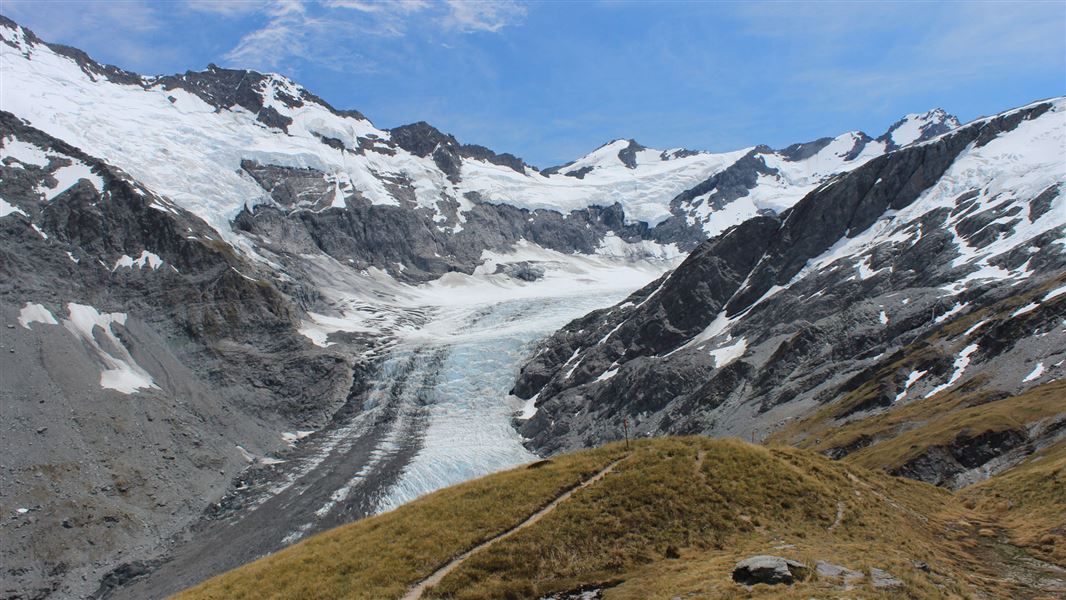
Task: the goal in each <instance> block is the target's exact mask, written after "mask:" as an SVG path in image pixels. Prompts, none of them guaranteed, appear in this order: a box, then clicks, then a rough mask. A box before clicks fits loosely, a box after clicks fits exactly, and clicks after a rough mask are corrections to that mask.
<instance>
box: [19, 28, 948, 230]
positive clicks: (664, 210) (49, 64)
mask: <svg viewBox="0 0 1066 600" xmlns="http://www.w3.org/2000/svg"><path fill="white" fill-rule="evenodd" d="M0 42H2V43H3V44H6V45H7V46H8V47H10V48H12V49H15V50H16V51H14V52H10V51H6V52H4V53H3V56H2V57H0V71H2V73H3V77H4V81H5V86H4V89H3V90H2V92H0V106H2V109H3V110H5V111H8V112H10V113H13V114H14V115H16V116H17V117H19V118H21V119H24V120H25V121H27V122H28V123H30V124H31V125H33V126H34V127H37V128H40V129H41V130H43V131H45V132H46V133H48V134H51V135H53V136H55V137H57V138H59V139H62V140H65V141H67V142H69V143H71V144H73V145H75V146H77V147H79V148H81V149H82V150H84V151H86V152H87V153H89V154H91V155H94V156H98V157H100V158H101V159H103V160H106V161H107V162H109V163H111V164H113V165H115V166H118V167H120V168H122V169H124V170H125V171H127V172H128V173H129V174H130V175H131V176H132V177H133V178H134V179H136V180H137V181H139V182H141V183H143V184H144V185H146V186H147V187H149V188H151V189H152V190H153V191H154V192H156V193H158V194H160V195H161V196H164V197H167V198H170V199H171V200H173V201H174V202H175V203H177V204H178V205H180V206H182V207H183V208H185V209H187V210H189V211H190V212H192V213H194V214H196V215H197V216H199V217H201V218H202V219H204V220H205V221H207V222H208V223H209V224H210V225H211V226H212V227H214V228H215V229H216V230H217V231H218V232H219V234H220V235H222V236H223V237H225V238H226V239H229V240H233V239H235V236H236V234H234V233H233V231H232V222H233V220H234V219H235V218H236V217H237V215H238V214H239V213H241V211H243V210H245V209H246V208H247V209H252V208H254V207H256V206H260V205H268V206H279V207H280V208H283V209H285V210H312V211H326V210H345V209H351V207H354V206H361V205H369V206H393V207H398V208H401V209H409V210H419V211H423V212H425V213H426V214H429V215H431V216H432V222H433V224H434V225H433V226H434V227H436V228H437V229H439V230H440V231H442V232H452V233H457V232H459V231H462V230H463V228H464V227H465V226H466V222H467V220H468V216H469V215H470V213H471V211H472V210H474V208H475V207H476V206H477V205H478V204H479V203H491V204H497V205H510V206H513V207H516V208H518V209H523V210H529V211H534V210H550V211H555V212H558V213H562V214H563V215H567V214H569V213H570V212H572V211H575V210H584V209H587V208H589V207H595V206H598V207H612V206H615V205H617V206H618V207H620V208H621V209H622V211H623V214H624V222H625V223H626V224H627V226H628V225H635V224H639V223H644V224H646V226H647V229H648V231H647V232H646V233H643V234H641V235H642V236H644V238H646V239H652V240H655V241H657V242H660V243H672V242H677V243H679V244H681V246H682V247H691V246H692V245H693V244H694V243H697V242H698V241H699V240H700V239H702V238H703V237H705V236H707V235H713V234H714V233H717V232H719V231H722V230H723V229H725V228H726V227H728V226H731V225H733V224H736V223H738V222H740V221H742V220H744V219H746V218H749V217H751V216H754V215H756V214H758V213H759V212H760V211H774V212H780V211H781V210H784V209H786V208H788V207H789V206H791V205H792V204H794V203H795V202H797V201H798V200H799V199H800V198H802V197H803V195H805V194H806V193H807V192H809V191H810V190H812V189H814V188H815V187H817V186H818V185H820V184H821V183H823V182H824V181H826V180H827V179H828V178H830V177H833V176H835V175H837V174H840V173H842V172H845V171H849V170H851V169H853V168H855V167H857V166H859V165H861V164H863V163H865V162H866V161H868V160H869V159H870V158H872V157H874V156H878V155H880V154H883V153H884V152H886V151H890V150H893V149H895V148H897V147H899V146H902V145H905V144H907V143H909V142H912V141H917V140H921V139H925V138H927V137H928V136H930V135H934V134H937V133H942V132H943V131H946V130H947V129H948V128H951V127H955V126H957V125H958V121H957V119H955V118H954V117H952V116H950V115H948V114H947V113H945V112H944V111H942V110H939V109H937V110H934V111H930V112H929V113H926V114H924V115H908V117H905V118H904V119H903V120H901V121H900V122H899V123H897V124H896V125H894V126H893V129H890V130H889V132H888V133H886V134H885V135H884V136H882V137H881V138H878V139H877V140H873V139H871V138H870V137H869V136H867V135H865V134H863V133H861V132H852V133H846V134H843V135H841V136H837V137H832V138H823V139H821V140H817V141H815V142H809V143H805V144H796V145H794V146H790V147H788V148H786V149H783V150H777V151H774V150H770V149H768V148H766V147H764V146H755V147H751V148H743V149H739V150H736V151H732V152H722V153H711V152H701V151H692V150H687V149H682V148H673V149H668V150H658V149H652V148H648V147H645V146H643V145H641V144H639V143H637V142H636V141H634V140H631V139H619V140H614V141H611V142H609V143H607V144H605V145H603V146H601V147H600V148H598V149H596V150H594V151H592V152H590V153H589V154H587V155H585V156H583V157H581V158H579V159H577V160H575V161H573V162H571V163H568V164H566V165H563V166H561V167H554V168H550V169H544V170H543V171H538V170H537V169H535V168H532V167H530V166H529V165H527V164H525V163H524V162H523V161H522V160H521V159H520V158H518V157H516V156H514V155H511V154H505V153H501V154H497V153H496V152H494V151H492V150H490V149H488V148H485V147H482V146H476V145H471V144H461V143H459V142H458V141H457V140H456V139H455V138H454V137H453V136H451V135H448V134H446V133H442V132H440V131H439V130H437V129H435V128H434V127H432V126H431V125H429V124H426V123H415V124H412V125H406V126H403V127H397V128H394V129H392V130H386V129H381V128H378V127H376V126H375V125H374V124H373V123H372V122H371V121H370V120H368V119H367V118H366V117H365V116H363V115H362V114H361V113H359V112H357V111H346V110H338V109H335V108H334V107H332V106H330V105H329V103H327V102H326V101H325V100H322V99H321V98H319V97H317V96H315V95H314V94H313V93H312V92H310V91H309V90H307V89H306V88H304V87H302V86H300V85H299V84H297V83H296V82H294V81H292V80H290V79H288V78H286V77H284V76H281V75H277V74H263V73H257V72H254V71H245V70H239V69H224V68H220V67H217V66H215V65H210V66H209V67H208V68H207V69H206V70H204V71H189V72H186V73H184V74H179V75H167V76H153V77H142V76H140V75H137V74H135V73H131V72H128V71H124V70H122V69H119V68H117V67H112V66H108V65H102V64H100V63H97V62H95V61H93V60H92V59H91V58H89V57H88V56H87V55H85V54H84V53H83V52H81V51H78V50H75V49H73V48H68V47H65V46H59V45H54V44H48V43H46V42H44V41H42V40H40V39H39V38H38V37H37V36H35V35H34V34H33V33H32V32H30V31H29V30H27V29H25V28H23V27H20V26H19V25H17V24H16V23H14V22H12V21H10V20H7V19H3V20H2V21H0ZM265 169H274V171H271V172H270V173H269V174H267V173H266V171H265ZM268 175H269V176H268ZM293 177H297V178H298V179H300V181H301V182H303V183H307V182H309V181H311V180H312V179H313V180H315V181H314V182H313V183H314V185H311V189H313V191H314V193H313V194H311V195H310V196H307V195H301V194H303V193H304V192H303V191H293V190H292V189H290V188H292V186H291V185H289V183H291V181H292V179H293ZM297 187H299V188H300V190H305V188H307V185H302V184H301V186H297ZM279 190H281V191H279ZM279 195H280V196H284V198H285V199H287V200H291V201H283V200H279ZM593 245H595V244H593Z"/></svg>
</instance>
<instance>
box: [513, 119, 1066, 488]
mask: <svg viewBox="0 0 1066 600" xmlns="http://www.w3.org/2000/svg"><path fill="white" fill-rule="evenodd" d="M1061 110H1062V103H1061V101H1056V102H1055V103H1051V102H1045V103H1037V104H1034V105H1031V106H1028V107H1025V108H1023V109H1019V110H1017V111H1012V112H1009V113H1005V114H1003V115H1001V116H998V117H995V118H991V119H988V120H984V121H981V122H978V123H975V124H972V125H969V126H966V127H963V128H961V129H959V130H958V131H956V132H954V133H952V134H948V135H946V136H943V137H941V138H939V139H937V140H936V141H934V142H930V143H927V144H923V145H920V146H912V147H908V148H904V149H902V150H899V151H897V152H894V153H892V154H889V155H885V156H882V157H879V158H875V159H873V160H871V161H869V162H868V163H867V164H865V165H864V166H862V167H860V168H858V169H856V170H855V171H853V172H852V173H849V174H847V175H844V176H841V177H838V178H836V179H834V180H833V181H832V182H830V183H828V184H825V185H823V186H821V187H820V188H818V189H816V190H815V191H813V192H812V193H810V194H809V195H808V196H807V197H806V198H804V199H803V200H802V201H801V202H799V203H798V204H797V205H796V206H795V207H794V208H792V209H790V210H789V211H787V212H785V213H783V214H781V215H780V216H779V217H760V218H755V219H751V220H748V221H746V222H744V223H742V224H740V225H738V226H736V227H734V228H732V229H730V230H728V231H726V232H725V233H723V234H722V235H720V236H718V237H716V238H714V239H711V240H709V241H707V242H705V243H703V244H701V245H700V247H699V248H697V249H696V250H695V251H694V252H693V253H692V254H691V255H690V256H689V257H688V259H686V260H685V262H684V263H683V264H682V265H681V266H679V267H678V268H677V269H676V270H675V271H673V272H672V273H670V274H668V275H667V276H664V277H663V278H662V279H661V280H659V281H657V282H654V283H652V284H650V285H648V286H647V287H645V288H644V289H642V290H640V291H638V292H636V293H634V294H633V295H632V296H631V297H630V298H628V299H627V300H626V301H625V302H623V303H621V304H619V305H617V306H615V307H613V308H611V309H606V310H602V311H597V312H594V313H591V314H589V315H587V316H586V317H584V318H582V319H579V320H577V321H574V322H572V323H570V324H569V325H567V326H566V327H564V328H563V329H562V330H560V331H558V332H557V333H556V334H555V335H554V336H552V338H551V339H550V340H548V341H547V342H546V343H544V344H543V345H542V346H541V348H540V349H538V351H537V352H536V353H535V354H534V356H533V358H531V359H530V361H529V362H527V364H526V365H525V366H524V367H523V368H522V371H521V374H520V375H519V377H518V379H517V381H516V383H515V386H514V393H515V394H517V395H518V396H519V397H522V398H532V397H534V396H536V398H537V400H536V404H537V407H538V411H537V413H536V414H535V415H534V416H533V417H532V418H531V419H529V420H528V421H526V422H524V423H523V424H522V425H521V427H520V430H521V432H522V434H523V435H524V436H526V437H527V438H529V439H530V446H531V447H533V448H536V449H537V450H538V451H541V452H549V453H550V452H555V451H559V450H563V449H572V448H579V447H586V446H591V445H596V444H599V443H602V442H604V441H607V440H613V439H618V438H620V437H621V432H622V426H621V421H622V419H623V418H628V419H629V422H630V424H631V425H634V426H635V430H636V434H637V435H655V434H662V433H678V434H681V433H700V432H702V433H708V434H717V435H723V434H729V435H741V436H743V437H744V438H748V437H750V436H752V435H753V433H755V434H756V437H761V436H763V435H765V434H766V433H767V432H768V431H770V430H772V429H773V428H775V427H777V426H779V425H780V424H781V423H783V422H785V421H786V420H788V419H792V418H796V417H798V416H801V415H805V414H808V413H809V411H811V410H812V409H814V408H817V407H818V406H820V405H821V404H823V403H825V402H829V401H832V400H834V399H836V398H839V397H840V396H841V395H843V394H847V393H849V392H852V391H854V390H856V389H857V388H859V387H860V386H863V385H869V392H868V393H867V394H868V395H867V396H866V398H867V400H866V401H865V402H864V403H860V404H858V405H856V406H854V407H852V408H851V409H849V410H850V414H841V415H838V416H837V418H839V419H848V418H854V417H855V416H857V415H858V414H866V413H868V412H869V411H874V410H885V409H886V408H890V407H891V406H893V405H894V404H895V403H897V402H900V401H906V400H907V399H914V398H920V397H922V396H925V395H929V394H932V393H935V392H937V391H940V390H943V389H948V388H950V387H952V386H954V385H956V384H964V383H965V382H966V381H968V380H970V379H971V378H974V377H979V378H981V381H982V382H983V385H985V386H987V387H988V388H989V389H998V390H1002V391H1004V392H1018V391H1021V390H1023V389H1026V388H1028V387H1030V386H1032V385H1035V384H1037V383H1039V382H1041V381H1047V380H1049V379H1048V378H1054V377H1056V376H1059V377H1061V376H1062V364H1063V362H1062V359H1063V358H1066V357H1064V356H1063V353H1064V350H1066V338H1064V337H1063V335H1064V334H1063V332H1062V330H1061V327H1059V326H1058V325H1056V324H1057V323H1058V322H1059V321H1061V319H1062V317H1063V315H1064V313H1066V301H1064V300H1066V295H1064V294H1058V295H1051V294H1050V292H1049V290H1053V289H1055V288H1056V286H1061V285H1062V282H1063V280H1064V276H1063V273H1064V269H1066V256H1064V253H1063V245H1064V244H1063V240H1064V238H1066V224H1064V218H1063V215H1064V214H1066V210H1064V209H1063V207H1062V206H1061V205H1060V203H1061V202H1062V200H1061V198H1060V190H1061V189H1062V187H1063V183H1064V182H1063V179H1064V177H1063V174H1062V173H1061V172H1059V173H1055V172H1054V170H1053V169H1052V170H1046V169H1045V167H1044V166H1043V165H1044V164H1045V163H1043V162H1041V161H1044V160H1049V161H1053V160H1056V157H1054V156H1046V157H1041V155H1039V154H1033V155H1026V156H1025V157H1023V158H1018V160H1019V163H1020V164H1019V166H1017V167H1015V166H1009V167H1006V166H1005V168H1009V169H1018V172H1025V173H1028V179H1025V180H1022V181H1023V183H1019V184H1017V187H1016V188H1011V187H997V188H995V189H994V191H992V190H990V188H988V187H987V186H988V185H989V182H991V181H995V177H996V176H995V174H994V171H993V172H986V173H980V174H978V173H977V172H976V171H973V170H969V169H971V167H969V166H968V165H970V164H973V163H974V162H981V161H984V160H987V159H985V158H982V157H983V156H984V153H989V154H995V155H998V153H999V152H1002V151H1004V150H1001V148H1003V149H1006V148H1015V147H1019V148H1024V147H1025V146H1026V144H1029V143H1035V142H1027V141H1022V140H1027V139H1030V137H1031V138H1032V139H1042V138H1044V137H1050V138H1052V139H1059V138H1061V137H1062V136H1063V131H1062V120H1061V113H1060V112H1058V111H1061ZM962 173H967V174H968V175H965V176H964V175H961V174H962ZM1049 197H1054V198H1056V200H1052V201H1051V202H1052V203H1054V207H1053V208H1051V209H1050V210H1047V211H1044V210H1043V205H1044V204H1046V203H1047V201H1046V200H1044V199H1046V198H1049ZM1032 206H1036V207H1037V209H1036V210H1032V209H1031V207H1032ZM1056 210H1058V211H1059V213H1058V215H1057V216H1051V215H1052V214H1053V213H1054V211H1056ZM1030 214H1040V215H1042V216H1040V217H1034V219H1035V220H1033V221H1030V220H1029V215H1030ZM1005 281H1006V282H1009V283H1005ZM1056 282H1057V283H1056ZM978 311H985V312H986V314H987V315H988V316H987V317H986V319H985V322H984V323H981V326H980V327H976V328H974V329H972V330H970V331H960V330H958V329H957V328H956V329H945V328H947V327H949V326H950V324H951V323H952V322H953V321H954V320H956V319H958V318H961V317H963V316H965V315H972V314H974V313H976V312H978ZM1038 340H1039V341H1038ZM1037 362H1040V363H1041V365H1042V368H1043V369H1044V370H1043V371H1041V372H1040V373H1037V375H1039V377H1036V376H1034V378H1032V379H1030V380H1027V381H1023V379H1024V378H1025V377H1026V373H1023V372H1020V370H1021V368H1020V367H1019V366H1017V365H1020V364H1023V363H1028V364H1030V365H1032V364H1036V363H1037ZM893 365H895V366H893ZM1031 368H1032V367H1030V369H1031ZM1056 374H1057V375H1056ZM871 379H874V381H873V382H871ZM864 389H865V388H864ZM756 432H757V433H756ZM1017 442H1018V440H1015V439H1013V438H1012V439H995V440H992V439H987V440H985V439H979V438H978V439H974V440H972V441H967V442H966V443H965V444H962V446H960V448H959V449H958V450H957V454H958V455H959V457H962V460H960V458H959V457H955V456H952V458H951V460H952V462H955V461H958V462H959V466H958V467H957V471H962V470H965V469H967V468H970V467H969V466H968V465H970V464H973V463H981V462H983V461H986V460H987V459H988V457H989V456H994V455H996V454H997V453H1000V452H1003V451H1004V450H1006V449H1009V448H1012V447H1014V446H1015V445H1016V443H1017ZM912 468H913V470H915V471H916V472H917V471H922V469H923V468H924V467H921V466H920V465H913V467H912ZM947 476H950V474H949V475H945V477H947Z"/></svg>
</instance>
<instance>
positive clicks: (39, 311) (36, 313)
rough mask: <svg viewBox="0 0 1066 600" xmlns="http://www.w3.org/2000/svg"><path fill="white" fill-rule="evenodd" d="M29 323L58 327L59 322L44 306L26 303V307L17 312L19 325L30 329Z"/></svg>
mask: <svg viewBox="0 0 1066 600" xmlns="http://www.w3.org/2000/svg"><path fill="white" fill-rule="evenodd" d="M30 323H44V324H45V325H58V324H59V322H58V321H56V318H55V317H54V316H53V315H52V312H51V311H49V310H48V309H47V308H45V307H44V305H41V304H34V303H32V302H27V303H26V306H23V307H22V310H21V311H19V325H22V326H23V327H25V328H26V329H30Z"/></svg>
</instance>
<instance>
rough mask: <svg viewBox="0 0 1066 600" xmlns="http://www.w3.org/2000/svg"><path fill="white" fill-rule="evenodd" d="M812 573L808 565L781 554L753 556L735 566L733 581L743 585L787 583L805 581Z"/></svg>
mask: <svg viewBox="0 0 1066 600" xmlns="http://www.w3.org/2000/svg"><path fill="white" fill-rule="evenodd" d="M809 573H810V568H808V567H807V565H805V564H803V563H801V562H799V561H795V560H791V559H788V558H782V557H780V556H766V555H760V556H751V557H748V558H745V559H744V560H742V561H740V562H738V563H737V566H736V567H734V568H733V581H735V582H737V583H740V584H743V585H755V584H758V583H764V584H766V585H779V584H786V585H792V584H793V583H794V582H796V581H803V580H804V579H806V578H807V576H808V575H809Z"/></svg>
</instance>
